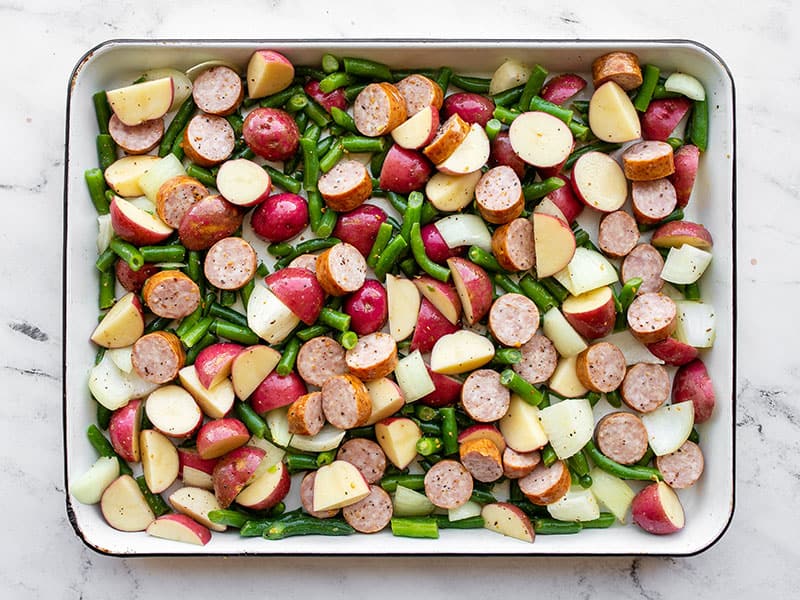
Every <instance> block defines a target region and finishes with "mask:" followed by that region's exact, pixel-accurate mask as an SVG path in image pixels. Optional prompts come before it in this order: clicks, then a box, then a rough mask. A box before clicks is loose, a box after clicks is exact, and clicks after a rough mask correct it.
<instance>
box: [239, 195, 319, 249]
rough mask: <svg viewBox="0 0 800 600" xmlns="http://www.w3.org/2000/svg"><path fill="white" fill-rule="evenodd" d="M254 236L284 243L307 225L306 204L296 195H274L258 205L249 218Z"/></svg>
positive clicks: (303, 199) (304, 200)
mask: <svg viewBox="0 0 800 600" xmlns="http://www.w3.org/2000/svg"><path fill="white" fill-rule="evenodd" d="M250 224H251V225H252V226H253V231H254V232H255V234H256V235H257V236H258V237H260V238H262V239H265V240H267V241H268V242H274V243H279V242H285V241H286V240H290V239H292V238H293V237H295V236H296V235H297V234H298V233H300V232H301V231H303V229H305V228H306V226H307V225H308V203H307V202H306V199H305V198H303V197H302V196H298V195H297V194H292V193H290V192H285V193H283V194H274V195H272V196H270V197H269V198H267V199H266V200H265V201H264V202H262V203H261V204H259V205H258V206H257V207H256V209H255V210H254V211H253V214H252V216H251V217H250Z"/></svg>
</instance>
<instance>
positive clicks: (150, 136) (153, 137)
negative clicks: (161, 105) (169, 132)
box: [108, 115, 164, 154]
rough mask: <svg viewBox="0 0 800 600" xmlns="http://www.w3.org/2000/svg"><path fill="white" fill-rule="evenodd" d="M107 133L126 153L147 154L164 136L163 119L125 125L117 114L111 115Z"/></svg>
mask: <svg viewBox="0 0 800 600" xmlns="http://www.w3.org/2000/svg"><path fill="white" fill-rule="evenodd" d="M108 133H110V134H111V137H112V138H113V140H114V142H115V143H116V144H117V146H119V147H120V148H122V149H123V150H124V151H125V153H126V154H147V153H148V152H150V150H152V149H153V148H155V147H156V146H158V143H159V142H160V141H161V138H162V137H164V119H161V118H159V119H151V120H149V121H145V122H144V123H140V124H139V125H125V123H123V122H122V121H120V120H119V117H117V115H111V120H110V121H109V122H108Z"/></svg>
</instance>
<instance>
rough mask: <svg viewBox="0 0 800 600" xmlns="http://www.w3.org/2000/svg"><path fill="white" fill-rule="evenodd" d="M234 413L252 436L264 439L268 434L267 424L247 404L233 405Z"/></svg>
mask: <svg viewBox="0 0 800 600" xmlns="http://www.w3.org/2000/svg"><path fill="white" fill-rule="evenodd" d="M233 412H234V414H236V418H237V419H239V420H240V421H241V422H242V423H244V426H245V427H247V430H248V431H249V432H250V433H251V434H252V435H254V436H256V437H259V438H262V439H263V438H264V436H265V435H266V433H267V424H266V423H265V422H264V419H262V418H261V417H260V416H259V414H258V413H257V412H256V411H254V410H253V408H252V407H251V406H250V405H249V404H248V403H247V402H239V401H237V402H236V403H235V404H234V405H233Z"/></svg>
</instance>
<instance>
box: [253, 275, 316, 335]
mask: <svg viewBox="0 0 800 600" xmlns="http://www.w3.org/2000/svg"><path fill="white" fill-rule="evenodd" d="M298 270H302V269H298ZM308 272H310V271H308ZM312 275H313V274H312ZM299 323H300V317H298V316H297V315H296V314H295V313H294V312H293V311H292V309H290V308H289V307H288V306H286V305H285V304H284V303H283V302H281V301H280V300H279V299H278V297H277V296H276V295H275V294H273V293H272V292H271V291H270V290H269V289H268V288H267V287H266V286H263V285H259V284H256V286H255V288H254V289H253V292H252V293H251V294H250V300H249V301H248V302H247V325H248V327H250V329H252V330H253V331H254V332H255V333H256V334H257V335H258V336H259V337H260V338H262V339H263V340H265V341H266V342H267V343H268V344H278V343H280V342H282V341H283V340H285V339H286V337H287V336H288V335H289V334H290V333H291V332H292V331H293V330H294V328H295V327H297V325H298V324H299Z"/></svg>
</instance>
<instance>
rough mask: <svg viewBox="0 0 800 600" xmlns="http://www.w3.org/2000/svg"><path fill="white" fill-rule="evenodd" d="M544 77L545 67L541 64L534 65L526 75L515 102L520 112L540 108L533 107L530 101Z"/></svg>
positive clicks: (536, 95)
mask: <svg viewBox="0 0 800 600" xmlns="http://www.w3.org/2000/svg"><path fill="white" fill-rule="evenodd" d="M545 79H547V69H545V68H544V67H543V66H541V65H536V66H534V67H533V69H532V70H531V73H530V76H529V77H528V81H527V82H526V83H525V87H524V88H522V95H521V96H520V98H519V102H518V103H517V108H519V110H520V112H525V111H526V110H541V109H539V108H533V107H532V105H531V103H532V101H533V99H534V98H537V97H538V96H539V92H541V91H542V86H543V85H544V80H545ZM567 123H569V121H567Z"/></svg>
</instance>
